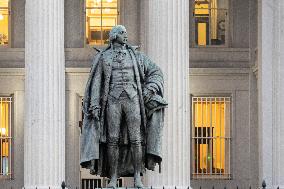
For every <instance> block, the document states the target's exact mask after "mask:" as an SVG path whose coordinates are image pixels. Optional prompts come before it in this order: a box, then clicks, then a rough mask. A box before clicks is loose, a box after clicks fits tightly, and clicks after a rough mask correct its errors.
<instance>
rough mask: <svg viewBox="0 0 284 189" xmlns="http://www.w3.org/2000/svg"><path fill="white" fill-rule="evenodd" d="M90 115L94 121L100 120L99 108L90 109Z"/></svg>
mask: <svg viewBox="0 0 284 189" xmlns="http://www.w3.org/2000/svg"><path fill="white" fill-rule="evenodd" d="M92 115H93V117H94V118H95V120H96V121H99V120H100V109H94V110H92Z"/></svg>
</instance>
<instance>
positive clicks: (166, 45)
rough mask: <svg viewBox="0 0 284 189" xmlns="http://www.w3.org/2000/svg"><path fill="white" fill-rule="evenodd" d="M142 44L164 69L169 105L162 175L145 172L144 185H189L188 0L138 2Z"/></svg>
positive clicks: (145, 0)
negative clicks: (139, 3) (139, 4)
mask: <svg viewBox="0 0 284 189" xmlns="http://www.w3.org/2000/svg"><path fill="white" fill-rule="evenodd" d="M141 8H142V9H141V45H142V51H144V52H145V53H146V54H147V55H148V56H149V57H150V58H151V59H152V60H154V62H155V63H157V64H158V65H159V66H160V67H161V68H162V70H163V72H164V76H165V95H166V99H167V100H168V102H169V106H168V108H167V109H166V117H165V127H164V132H163V162H162V173H161V174H159V173H158V171H156V172H151V171H148V172H147V174H146V176H145V184H146V185H148V186H150V185H152V186H155V187H162V186H165V187H166V188H173V187H174V186H177V187H178V188H187V187H188V186H189V185H190V120H189V117H190V111H189V110H190V108H189V89H188V81H189V72H188V70H189V12H190V11H189V1H188V0H178V1H177V0H143V1H141Z"/></svg>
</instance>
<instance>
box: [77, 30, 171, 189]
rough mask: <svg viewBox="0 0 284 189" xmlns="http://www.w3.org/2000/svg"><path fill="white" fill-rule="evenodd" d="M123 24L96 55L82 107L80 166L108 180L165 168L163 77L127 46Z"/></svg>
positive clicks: (114, 182)
mask: <svg viewBox="0 0 284 189" xmlns="http://www.w3.org/2000/svg"><path fill="white" fill-rule="evenodd" d="M127 40H128V38H127V32H126V29H125V27H124V26H121V25H118V26H115V27H113V28H112V30H111V31H110V35H109V41H110V44H109V46H108V47H107V48H106V49H104V50H102V51H100V52H99V53H97V54H96V56H95V58H94V60H93V64H92V68H91V72H90V77H89V80H88V82H87V86H86V91H85V96H84V103H83V112H84V120H83V129H82V135H81V166H82V167H84V168H88V169H90V173H91V174H98V175H100V176H103V177H108V178H110V183H109V184H108V187H109V188H116V185H117V178H118V177H120V176H134V186H135V187H136V188H143V184H142V181H141V174H142V173H143V172H144V170H145V168H147V169H150V170H154V168H155V165H156V164H157V163H158V164H159V165H160V164H161V161H162V155H161V143H162V128H163V122H164V121H163V119H164V109H165V107H166V106H167V102H166V101H165V100H164V99H163V90H164V84H163V74H162V72H161V70H160V68H159V67H158V66H157V65H155V64H154V63H153V62H152V61H151V60H150V59H149V58H148V57H147V56H145V55H144V54H142V53H141V52H138V51H136V49H134V48H133V47H132V46H130V45H129V44H128V43H127Z"/></svg>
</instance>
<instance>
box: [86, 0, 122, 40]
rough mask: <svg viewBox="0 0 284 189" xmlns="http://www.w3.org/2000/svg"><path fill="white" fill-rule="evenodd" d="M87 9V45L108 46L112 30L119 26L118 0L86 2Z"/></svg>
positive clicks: (90, 0) (89, 0)
mask: <svg viewBox="0 0 284 189" xmlns="http://www.w3.org/2000/svg"><path fill="white" fill-rule="evenodd" d="M86 9H87V10H86V41H87V44H90V45H103V44H107V43H108V34H109V31H110V29H111V28H112V27H113V26H115V25H117V0H86Z"/></svg>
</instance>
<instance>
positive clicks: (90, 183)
mask: <svg viewBox="0 0 284 189" xmlns="http://www.w3.org/2000/svg"><path fill="white" fill-rule="evenodd" d="M108 182H109V179H107V178H104V177H103V178H96V179H82V185H81V189H97V188H105V187H106V186H107V184H108ZM123 185H124V184H123V179H122V178H119V179H117V187H123Z"/></svg>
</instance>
